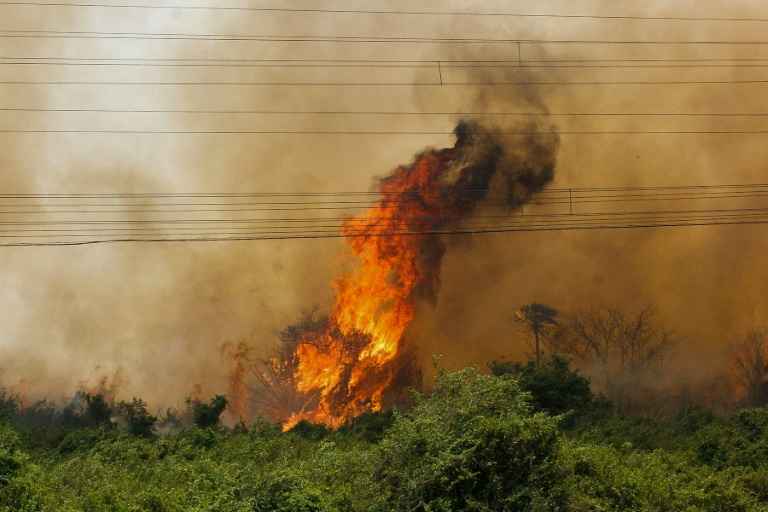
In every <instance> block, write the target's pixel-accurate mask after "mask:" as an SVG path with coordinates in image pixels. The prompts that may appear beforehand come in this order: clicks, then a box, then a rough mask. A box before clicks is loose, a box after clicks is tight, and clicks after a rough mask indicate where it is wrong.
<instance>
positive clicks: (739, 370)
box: [731, 329, 768, 406]
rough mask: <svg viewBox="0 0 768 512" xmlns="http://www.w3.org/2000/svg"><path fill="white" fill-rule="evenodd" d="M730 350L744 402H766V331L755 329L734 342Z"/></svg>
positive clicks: (767, 377) (767, 392)
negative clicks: (742, 391)
mask: <svg viewBox="0 0 768 512" xmlns="http://www.w3.org/2000/svg"><path fill="white" fill-rule="evenodd" d="M731 350H732V353H733V366H734V370H735V375H736V379H737V380H738V383H739V385H741V386H742V389H743V390H744V400H745V402H746V403H747V404H749V405H752V406H762V405H766V404H768V332H766V331H765V330H764V329H755V330H753V331H751V332H749V333H748V334H747V335H746V336H744V338H743V339H741V340H740V341H738V342H736V343H734V344H733V346H732V349H731Z"/></svg>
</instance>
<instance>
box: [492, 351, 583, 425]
mask: <svg viewBox="0 0 768 512" xmlns="http://www.w3.org/2000/svg"><path fill="white" fill-rule="evenodd" d="M488 366H489V368H490V370H491V373H493V374H494V375H496V376H504V375H510V376H513V377H515V378H516V379H517V380H518V383H519V384H520V386H521V387H522V388H523V389H524V390H525V391H527V392H528V393H530V394H531V404H532V405H533V406H534V407H535V408H536V409H539V410H542V411H546V412H548V413H550V414H562V413H565V412H568V411H571V410H576V411H579V410H582V409H584V408H585V407H587V406H588V405H589V404H590V403H591V402H592V391H591V390H590V387H589V380H588V379H587V378H586V377H583V376H582V375H580V374H579V373H578V372H577V371H574V370H571V368H570V365H569V363H568V360H566V359H564V358H562V357H559V356H554V357H552V358H551V359H550V360H548V361H546V362H545V363H543V364H541V365H537V364H535V363H534V362H533V361H529V362H528V363H527V364H525V365H521V364H517V363H510V362H504V361H493V362H491V363H490V364H489V365H488Z"/></svg>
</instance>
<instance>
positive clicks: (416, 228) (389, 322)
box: [284, 150, 453, 429]
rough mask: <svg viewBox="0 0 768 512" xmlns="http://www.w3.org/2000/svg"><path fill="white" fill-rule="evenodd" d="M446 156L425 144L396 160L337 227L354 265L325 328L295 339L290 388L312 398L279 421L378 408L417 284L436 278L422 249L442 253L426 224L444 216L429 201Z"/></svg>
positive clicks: (340, 418) (337, 421) (331, 417)
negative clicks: (369, 202)
mask: <svg viewBox="0 0 768 512" xmlns="http://www.w3.org/2000/svg"><path fill="white" fill-rule="evenodd" d="M452 156H453V152H452V151H451V150H443V151H440V152H427V153H424V154H422V155H421V156H420V157H419V158H418V159H417V161H416V163H415V164H414V165H412V166H410V167H401V168H399V169H398V170H397V171H396V172H395V173H394V175H393V176H391V177H390V178H388V179H386V180H385V181H383V182H382V184H381V187H380V192H381V193H382V195H383V199H381V200H380V201H379V203H378V204H377V205H376V206H374V207H373V208H371V209H369V210H368V211H367V212H366V213H364V214H362V215H360V216H359V217H355V218H352V219H349V220H348V221H346V222H345V225H344V229H343V232H344V234H345V236H346V237H347V241H348V243H349V245H350V246H351V248H352V250H353V252H354V253H355V254H356V256H357V257H358V258H359V260H360V265H359V267H358V268H357V269H356V270H355V271H353V272H352V273H350V274H349V275H346V276H344V277H342V278H340V279H338V280H337V281H336V283H335V288H336V303H335V306H334V308H333V310H332V313H331V317H330V320H329V322H328V328H327V329H326V331H325V332H324V333H321V334H320V335H315V336H314V337H312V338H308V339H305V340H303V341H302V342H300V343H299V344H298V346H297V347H296V351H295V354H294V356H295V357H296V359H297V362H298V364H297V369H296V375H295V378H296V388H297V390H298V391H299V392H301V393H305V394H312V393H318V394H319V401H318V403H317V405H316V406H315V407H314V408H312V409H310V410H304V411H300V412H298V413H295V414H293V415H292V416H291V417H290V418H289V419H288V421H287V422H286V423H285V424H284V427H285V428H286V429H289V428H291V427H293V426H294V425H295V424H296V423H297V422H299V421H301V420H308V421H311V422H315V423H324V424H327V425H329V426H332V427H337V426H339V425H341V424H342V423H344V422H345V421H346V420H348V419H350V418H352V417H354V416H357V415H359V414H362V413H363V412H366V411H369V410H370V411H379V410H381V409H382V407H383V405H384V396H385V393H386V392H387V389H388V388H389V386H390V385H391V383H392V381H393V378H394V377H395V374H396V373H397V369H398V364H397V363H396V362H397V359H398V357H399V356H400V355H401V354H402V351H403V340H404V336H405V332H406V330H407V329H408V326H409V325H410V323H411V321H412V320H413V318H414V312H415V307H416V299H417V297H418V296H419V293H418V292H419V290H425V291H428V290H430V289H431V288H433V287H434V286H435V285H436V284H437V283H436V280H437V274H436V271H435V270H434V268H433V266H432V265H431V264H430V262H429V261H427V258H425V253H429V252H437V253H439V254H441V253H442V246H441V244H439V242H437V240H436V239H434V237H430V234H429V233H428V232H429V231H431V230H433V229H435V227H437V226H438V223H443V222H445V220H446V217H449V216H450V215H449V212H447V211H441V209H440V208H435V206H436V205H437V204H438V203H439V198H438V197H437V196H436V195H435V193H436V190H435V187H434V184H435V181H436V179H437V178H438V177H439V176H441V175H442V174H444V172H445V170H446V167H447V166H448V165H449V164H450V163H451V161H452ZM430 201H432V204H430Z"/></svg>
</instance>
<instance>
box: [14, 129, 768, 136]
mask: <svg viewBox="0 0 768 512" xmlns="http://www.w3.org/2000/svg"><path fill="white" fill-rule="evenodd" d="M0 133H5V134H27V135H30V134H80V135H96V134H102V135H104V134H106V135H318V136H319V135H332V136H352V135H354V136H358V135H359V136H380V135H384V136H422V135H423V136H430V135H452V134H453V131H451V130H445V131H438V130H435V131H403V130H389V131H368V130H77V129H69V130H67V129H61V130H57V129H41V130H26V129H7V130H0ZM499 133H501V134H503V135H509V136H525V137H529V136H560V135H766V134H768V129H764V130H553V131H500V132H499Z"/></svg>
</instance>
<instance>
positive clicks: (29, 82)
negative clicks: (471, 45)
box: [0, 79, 768, 87]
mask: <svg viewBox="0 0 768 512" xmlns="http://www.w3.org/2000/svg"><path fill="white" fill-rule="evenodd" d="M766 83H768V80H738V79H733V80H641V81H637V80H630V81H622V80H607V81H606V80H588V81H573V80H571V81H566V80H549V81H536V80H519V81H511V80H494V81H475V82H472V81H467V82H452V81H443V82H440V81H434V82H287V81H286V82H279V81H272V82H269V81H267V82H258V81H225V82H222V81H205V82H200V81H186V82H179V81H162V82H161V81H157V82H147V81H133V82H125V81H120V82H117V81H98V82H94V81H66V80H40V81H35V80H4V81H0V85H14V86H15V85H25V86H26V85H45V86H49V85H53V86H62V85H88V86H91V85H110V86H126V85H127V86H208V87H210V86H214V87H219V86H266V87H286V86H297V87H315V86H320V87H463V86H471V87H494V86H505V85H522V86H530V85H533V86H547V85H552V86H600V85H633V86H634V85H757V84H766Z"/></svg>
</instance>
